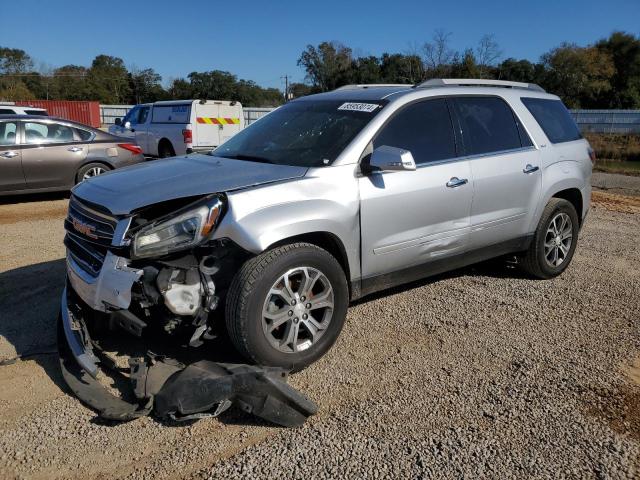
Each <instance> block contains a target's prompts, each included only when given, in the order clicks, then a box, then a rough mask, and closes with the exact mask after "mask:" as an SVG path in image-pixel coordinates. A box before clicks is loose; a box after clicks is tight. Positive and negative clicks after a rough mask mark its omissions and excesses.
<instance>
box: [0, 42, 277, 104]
mask: <svg viewBox="0 0 640 480" xmlns="http://www.w3.org/2000/svg"><path fill="white" fill-rule="evenodd" d="M43 70H44V71H43ZM186 98H208V99H229V100H237V101H240V102H241V103H242V104H243V105H251V106H256V107H260V106H276V105H279V104H281V103H282V102H283V96H282V93H281V92H280V91H279V90H278V89H277V88H263V87H261V86H259V85H258V84H256V83H255V82H253V81H251V80H244V79H239V78H238V77H237V76H236V75H233V74H232V73H229V72H224V71H220V70H213V71H209V72H192V73H190V74H189V75H187V77H186V78H177V79H174V80H172V81H171V82H170V83H169V86H168V87H167V88H165V87H163V86H162V77H161V76H160V75H159V74H158V73H157V72H156V71H155V70H154V69H153V68H145V69H139V68H137V67H130V68H127V67H126V66H125V64H124V61H123V60H122V59H121V58H118V57H112V56H109V55H98V56H97V57H95V59H94V60H93V62H91V66H89V67H84V66H79V65H65V66H62V67H59V68H53V69H46V68H41V69H39V71H38V70H36V69H35V68H34V61H33V59H32V58H31V56H30V55H29V54H28V53H27V52H25V51H24V50H21V49H14V48H3V47H0V101H11V100H33V99H49V100H97V101H99V102H100V103H103V104H136V103H145V102H154V101H157V100H174V99H186Z"/></svg>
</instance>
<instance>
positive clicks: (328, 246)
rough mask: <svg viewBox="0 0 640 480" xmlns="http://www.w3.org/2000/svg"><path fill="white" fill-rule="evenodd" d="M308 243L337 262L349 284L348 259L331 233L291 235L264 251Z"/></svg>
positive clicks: (341, 245)
mask: <svg viewBox="0 0 640 480" xmlns="http://www.w3.org/2000/svg"><path fill="white" fill-rule="evenodd" d="M299 242H304V243H310V244H312V245H315V246H317V247H320V248H322V249H323V250H326V251H327V252H329V253H330V254H331V255H333V257H334V258H335V259H336V260H337V261H338V263H339V264H340V266H341V267H342V269H343V270H344V274H345V277H346V279H347V283H350V282H349V281H348V280H349V279H350V278H351V273H350V272H351V270H350V267H349V258H348V256H347V250H346V248H345V246H344V244H343V243H342V241H341V240H340V238H339V237H338V236H337V235H335V234H333V233H331V232H322V231H318V232H308V233H301V234H298V235H293V236H291V237H286V238H282V239H280V240H278V241H276V242H274V243H272V244H271V245H269V246H268V247H267V248H266V249H265V251H266V250H272V249H274V248H278V247H281V246H283V245H288V244H291V243H299Z"/></svg>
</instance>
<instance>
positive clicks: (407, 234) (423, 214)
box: [359, 99, 473, 281]
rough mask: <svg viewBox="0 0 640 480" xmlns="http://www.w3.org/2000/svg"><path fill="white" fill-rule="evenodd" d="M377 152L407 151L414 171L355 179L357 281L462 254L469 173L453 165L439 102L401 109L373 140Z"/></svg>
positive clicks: (465, 165)
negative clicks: (359, 271)
mask: <svg viewBox="0 0 640 480" xmlns="http://www.w3.org/2000/svg"><path fill="white" fill-rule="evenodd" d="M381 145H387V146H391V147H397V148H403V149H406V150H409V151H410V152H411V153H412V155H413V157H414V160H415V162H416V166H417V168H416V170H415V171H400V172H373V173H371V174H369V175H366V176H362V177H361V178H360V179H359V188H360V201H361V205H360V216H361V234H362V253H361V255H362V275H363V279H364V280H365V281H366V280H367V279H371V278H373V277H378V276H381V275H385V274H389V273H392V272H399V271H402V270H405V269H408V268H411V267H416V266H419V265H423V264H428V263H429V262H432V261H434V260H437V259H441V258H444V257H447V256H451V255H455V254H459V253H463V252H464V251H465V250H466V248H467V243H468V237H469V230H470V210H471V201H472V197H473V179H472V175H471V168H470V165H469V162H468V161H466V160H463V159H460V160H458V159H457V158H456V157H457V156H458V153H457V150H456V142H455V134H454V129H453V125H452V121H451V116H450V114H449V106H448V104H447V101H446V100H444V99H433V100H424V101H420V102H418V103H413V104H410V105H408V106H405V107H403V108H402V109H401V110H400V111H399V112H398V113H396V114H395V115H394V116H393V117H392V118H391V119H390V120H389V122H388V123H387V124H386V125H385V126H383V127H382V129H381V131H380V132H379V133H378V135H377V136H376V138H375V139H374V140H373V145H372V147H373V148H377V147H379V146H381ZM365 161H366V160H365ZM426 268H428V265H426Z"/></svg>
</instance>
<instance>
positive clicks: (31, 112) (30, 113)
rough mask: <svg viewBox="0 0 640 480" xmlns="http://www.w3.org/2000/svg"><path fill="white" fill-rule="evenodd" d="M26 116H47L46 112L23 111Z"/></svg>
mask: <svg viewBox="0 0 640 480" xmlns="http://www.w3.org/2000/svg"><path fill="white" fill-rule="evenodd" d="M24 113H26V114H27V115H42V116H43V117H47V116H49V114H48V113H47V111H46V110H25V111H24Z"/></svg>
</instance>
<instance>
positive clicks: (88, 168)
mask: <svg viewBox="0 0 640 480" xmlns="http://www.w3.org/2000/svg"><path fill="white" fill-rule="evenodd" d="M109 170H111V167H110V166H108V165H105V164H104V163H97V162H94V163H87V164H86V165H83V166H82V167H81V168H80V170H78V173H77V174H76V183H80V182H82V181H84V180H88V179H89V178H92V177H97V176H98V175H102V174H103V173H107V172H108V171H109Z"/></svg>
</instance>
